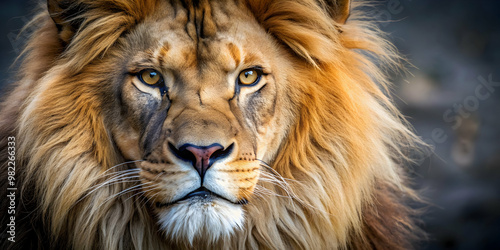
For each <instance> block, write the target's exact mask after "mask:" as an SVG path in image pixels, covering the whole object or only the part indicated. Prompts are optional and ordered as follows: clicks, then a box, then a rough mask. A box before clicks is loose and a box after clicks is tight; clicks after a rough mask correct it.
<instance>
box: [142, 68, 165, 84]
mask: <svg viewBox="0 0 500 250" xmlns="http://www.w3.org/2000/svg"><path fill="white" fill-rule="evenodd" d="M138 77H139V79H140V80H141V82H143V83H144V84H146V85H149V86H155V85H157V84H159V83H161V82H162V81H163V77H162V76H161V74H160V73H159V72H158V71H156V70H154V69H145V70H142V71H141V72H139V74H138Z"/></svg>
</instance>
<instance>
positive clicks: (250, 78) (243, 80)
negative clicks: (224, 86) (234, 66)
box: [238, 68, 262, 86]
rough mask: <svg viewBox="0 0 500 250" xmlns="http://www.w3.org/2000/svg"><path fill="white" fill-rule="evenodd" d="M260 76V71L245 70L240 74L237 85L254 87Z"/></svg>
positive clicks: (256, 69)
mask: <svg viewBox="0 0 500 250" xmlns="http://www.w3.org/2000/svg"><path fill="white" fill-rule="evenodd" d="M261 76H262V70H261V69H258V68H250V69H245V70H243V71H241V72H240V75H239V76H238V84H240V85H246V86H250V85H254V84H256V83H258V82H259V80H260V77H261Z"/></svg>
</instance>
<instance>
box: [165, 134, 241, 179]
mask: <svg viewBox="0 0 500 250" xmlns="http://www.w3.org/2000/svg"><path fill="white" fill-rule="evenodd" d="M232 148H233V144H231V145H230V146H229V147H227V148H226V149H224V147H222V146H221V145H220V144H217V143H215V144H212V145H210V146H196V145H192V144H185V145H183V146H181V147H179V149H176V148H175V147H174V146H173V145H171V144H170V149H171V150H172V151H173V153H174V154H175V155H176V156H177V157H178V158H180V159H181V160H184V161H189V162H191V164H193V167H194V168H195V169H196V171H197V172H198V174H199V175H200V177H201V179H202V180H203V177H204V176H205V173H206V172H207V170H208V169H209V168H210V166H212V164H213V163H214V162H215V161H216V160H219V159H222V158H225V157H227V156H228V155H229V154H230V153H231V150H232Z"/></svg>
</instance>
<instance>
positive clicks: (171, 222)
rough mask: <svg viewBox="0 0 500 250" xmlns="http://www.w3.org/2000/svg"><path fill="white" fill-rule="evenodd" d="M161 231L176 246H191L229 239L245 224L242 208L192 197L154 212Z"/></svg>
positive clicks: (219, 201) (218, 200)
mask: <svg viewBox="0 0 500 250" xmlns="http://www.w3.org/2000/svg"><path fill="white" fill-rule="evenodd" d="M157 214H158V220H159V224H160V227H161V229H162V230H163V231H164V232H165V234H166V236H167V237H168V238H170V239H171V240H173V241H176V242H189V244H193V242H194V241H195V240H196V239H199V238H203V240H204V241H206V240H211V241H212V242H216V241H217V240H219V239H221V238H229V237H230V236H231V235H232V234H233V233H234V231H235V230H238V229H241V228H242V227H243V223H244V220H245V218H244V212H243V208H242V206H241V205H236V204H232V203H229V202H227V201H225V200H222V199H202V198H199V197H194V198H191V199H189V200H185V201H181V202H178V203H176V204H173V205H171V206H169V207H168V208H163V209H159V210H157Z"/></svg>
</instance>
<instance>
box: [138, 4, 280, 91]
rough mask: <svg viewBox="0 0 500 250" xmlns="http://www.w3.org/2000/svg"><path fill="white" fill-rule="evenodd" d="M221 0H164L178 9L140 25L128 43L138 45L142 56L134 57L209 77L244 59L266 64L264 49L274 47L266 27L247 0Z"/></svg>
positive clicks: (229, 68)
mask: <svg viewBox="0 0 500 250" xmlns="http://www.w3.org/2000/svg"><path fill="white" fill-rule="evenodd" d="M222 2H224V4H222V3H221V2H219V1H202V3H200V4H199V5H197V6H194V7H193V6H183V5H178V4H175V3H173V4H170V5H168V4H167V5H165V6H163V7H162V8H163V9H171V8H173V9H174V11H166V10H165V11H161V10H160V11H158V12H163V13H168V15H166V16H163V17H162V18H151V19H150V20H148V21H146V22H145V23H144V24H143V25H140V26H139V27H138V28H137V30H135V33H139V34H140V35H134V36H129V38H128V39H129V43H132V44H135V45H136V46H135V47H139V48H132V49H133V50H136V55H135V58H137V59H136V60H132V61H131V62H129V63H130V64H134V63H135V64H138V63H137V62H142V61H143V60H145V58H147V60H149V61H150V63H151V64H152V66H154V67H155V68H166V69H171V70H175V71H178V72H183V73H185V75H186V76H189V77H198V78H199V79H196V81H197V82H206V81H204V80H210V78H213V77H214V75H213V74H214V73H215V72H218V73H219V74H220V75H221V76H222V75H224V73H227V72H231V71H234V70H236V69H237V68H238V66H240V65H252V64H258V65H262V64H266V61H265V56H264V53H262V50H263V48H265V47H266V46H267V47H272V44H270V43H269V42H268V41H265V40H266V38H267V37H266V36H267V34H266V32H265V31H264V30H263V29H262V28H261V27H260V26H259V25H258V24H257V22H256V21H255V20H254V18H253V17H252V16H250V15H249V14H248V13H247V12H245V11H242V10H241V8H242V6H235V3H233V2H232V1H227V2H226V1H222ZM230 8H231V11H229V9H230ZM200 13H201V14H200ZM203 13H204V14H203ZM206 13H210V15H208V14H206ZM153 16H156V15H153ZM235 16H236V17H238V18H235ZM145 44H146V45H145ZM264 50H265V49H264ZM129 67H131V66H129Z"/></svg>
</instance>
